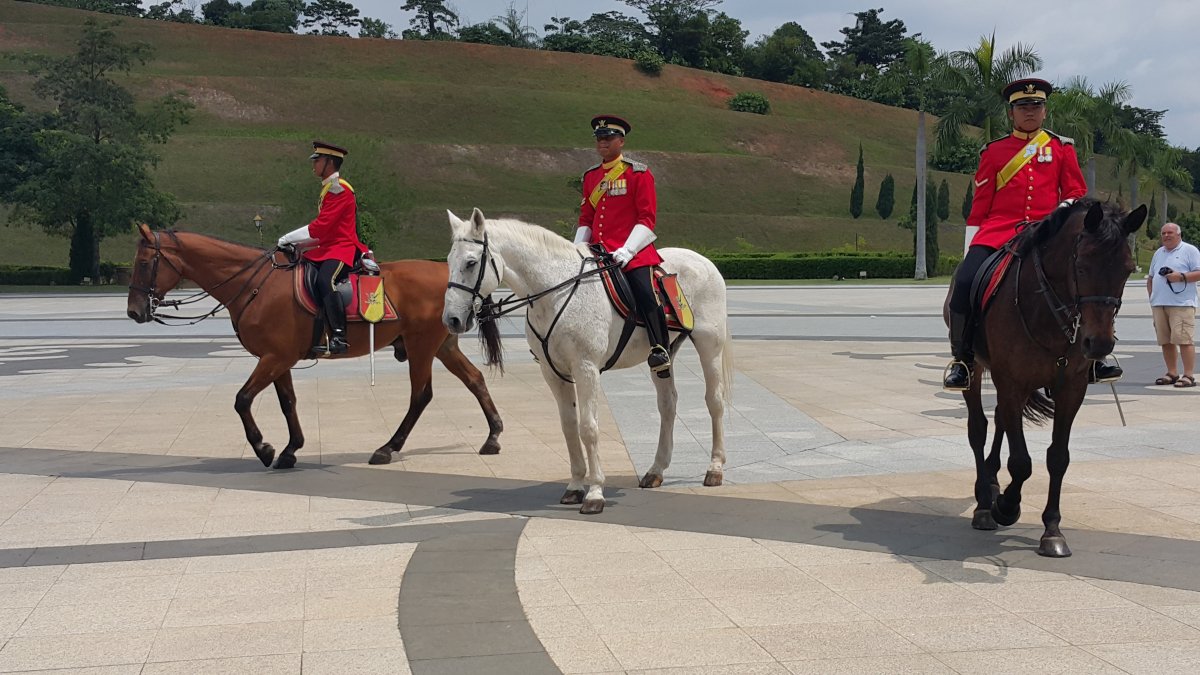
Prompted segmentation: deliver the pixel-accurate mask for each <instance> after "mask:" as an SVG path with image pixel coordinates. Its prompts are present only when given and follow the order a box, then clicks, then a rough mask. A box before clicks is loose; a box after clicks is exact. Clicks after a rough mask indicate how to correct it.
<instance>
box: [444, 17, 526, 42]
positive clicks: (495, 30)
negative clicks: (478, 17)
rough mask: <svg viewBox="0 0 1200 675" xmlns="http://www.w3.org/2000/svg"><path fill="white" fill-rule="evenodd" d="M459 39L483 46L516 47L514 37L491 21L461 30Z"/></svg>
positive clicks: (459, 30) (464, 27)
mask: <svg viewBox="0 0 1200 675" xmlns="http://www.w3.org/2000/svg"><path fill="white" fill-rule="evenodd" d="M458 39H459V40H461V41H463V42H472V43H475V44H481V45H497V46H501V47H515V46H516V45H514V44H513V39H512V35H511V34H509V32H508V31H506V30H504V29H503V28H501V27H500V26H497V25H496V24H495V23H493V22H491V21H488V22H487V23H477V24H474V25H471V26H463V27H462V28H459V29H458Z"/></svg>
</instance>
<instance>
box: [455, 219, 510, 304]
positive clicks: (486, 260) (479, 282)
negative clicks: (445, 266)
mask: <svg viewBox="0 0 1200 675" xmlns="http://www.w3.org/2000/svg"><path fill="white" fill-rule="evenodd" d="M455 241H460V242H465V243H468V244H479V245H480V246H482V247H483V252H482V253H481V254H480V260H479V262H480V265H479V276H478V277H476V278H475V285H474V286H467V285H465V284H460V283H457V282H454V281H451V282H449V283H447V284H446V288H455V289H458V290H460V291H466V292H468V293H470V294H471V308H472V313H473V314H475V318H476V320H478V321H480V322H483V321H491V320H493V319H497V318H499V315H498V314H495V310H496V309H498V305H494V304H492V303H491V302H490V301H489V299H488V297H487V296H485V295H483V294H482V293H480V292H479V289H480V288H482V287H483V278H484V276H485V275H486V274H487V268H488V265H491V266H492V271H493V272H495V274H496V285H497V286H498V285H500V282H501V281H502V280H503V278H504V277H503V276H502V275H501V274H500V268H499V267H497V266H496V260H495V258H493V257H492V256H490V255H488V236H487V232H484V233H483V239H467V238H466V237H462V238H459V239H456V240H455ZM494 314H495V315H494Z"/></svg>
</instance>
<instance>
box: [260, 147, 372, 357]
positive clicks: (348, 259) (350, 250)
mask: <svg viewBox="0 0 1200 675" xmlns="http://www.w3.org/2000/svg"><path fill="white" fill-rule="evenodd" d="M347 154H349V153H348V151H347V150H346V149H345V148H340V147H338V146H336V145H332V144H330V143H325V142H322V141H313V153H312V155H310V156H309V159H310V160H312V163H313V164H312V168H313V174H315V175H316V176H317V178H320V179H321V196H320V197H319V198H318V199H317V217H316V218H315V219H314V220H313V221H312V222H311V223H309V224H308V225H305V226H304V227H301V228H298V229H295V230H292V231H291V232H288V233H287V234H285V235H283V236H282V237H280V238H279V247H280V248H283V247H285V246H299V247H301V248H305V250H304V253H303V256H304V258H305V259H306V260H310V261H312V262H314V263H317V264H318V265H319V267H320V269H319V272H318V274H317V284H316V292H317V294H318V298H317V300H318V301H319V302H320V306H321V307H322V309H323V310H324V313H325V321H326V322H327V324H326V325H328V326H329V353H330V354H343V353H345V352H346V350H347V349H348V348H349V344H348V343H347V342H346V307H345V305H344V302H343V300H342V296H341V294H340V293H338V292H337V289H336V286H337V284H338V282H340V281H342V280H343V279H344V278H345V277H346V275H347V274H349V272H350V269H351V268H352V267H354V264H355V263H356V262H357V261H358V258H359V257H361V256H362V254H363V253H365V252H366V251H367V247H366V246H365V245H364V244H363V243H362V241H360V240H359V238H358V226H357V222H358V221H357V219H358V205H357V202H356V201H355V199H354V188H353V187H352V186H351V185H350V183H348V182H346V180H345V179H344V178H342V177H341V174H340V171H341V168H342V160H343V159H345V157H346V155H347Z"/></svg>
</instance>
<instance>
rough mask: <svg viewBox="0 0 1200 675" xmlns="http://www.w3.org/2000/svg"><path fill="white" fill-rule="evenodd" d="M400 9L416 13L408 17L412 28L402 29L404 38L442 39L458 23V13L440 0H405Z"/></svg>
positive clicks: (447, 36)
mask: <svg viewBox="0 0 1200 675" xmlns="http://www.w3.org/2000/svg"><path fill="white" fill-rule="evenodd" d="M400 11H402V12H416V13H417V14H416V16H414V17H413V18H411V19H409V22H408V23H409V25H411V26H412V28H411V29H409V30H406V31H404V38H405V39H406V40H414V39H415V40H444V39H447V38H449V37H450V34H451V32H452V31H453V30H454V27H455V26H457V25H458V14H456V13H455V12H453V11H451V10H450V8H449V7H447V6H446V3H445V2H443V1H442V0H407V1H406V2H405V3H404V4H403V5H401V6H400Z"/></svg>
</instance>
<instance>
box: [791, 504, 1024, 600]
mask: <svg viewBox="0 0 1200 675" xmlns="http://www.w3.org/2000/svg"><path fill="white" fill-rule="evenodd" d="M914 502H916V503H917V504H919V505H921V506H922V507H924V508H926V509H928V512H926V513H919V512H914V510H913V503H914ZM974 504H975V499H974V498H973V497H962V498H952V497H920V496H918V497H893V498H889V499H884V500H881V501H878V502H875V503H872V504H868V505H862V506H857V507H851V508H850V509H848V510H847V513H848V514H849V515H850V516H851V517H852V518H853V519H854V520H855V521H857V522H856V523H841V524H825V525H816V526H815V527H814V528H813V529H815V530H817V531H820V532H825V533H829V534H832V535H835V536H836V537H837V538H838V539H839V540H840V541H841V542H842V543H843V544H845V545H843V546H839V547H841V548H852V549H862V550H872V551H880V552H885V553H890V554H892V555H894V556H897V558H898V559H899V560H904V561H908V562H909V563H911V564H912V565H913V566H914V567H916V568H917V569H919V570H921V571H922V572H924V573H925V575H926V583H944V582H945V581H946V580H947V579H950V580H953V581H955V582H959V583H967V584H974V583H1005V581H1006V579H1007V577H1008V569H1009V567H1010V565H1012V566H1016V565H1019V566H1021V567H1025V565H1024V564H1021V562H1022V561H1023V560H1028V556H1029V555H1031V554H1036V550H1037V547H1038V542H1039V536H1040V534H1041V528H1040V527H1035V526H1024V525H1016V526H1014V527H1011V528H1006V529H1005V530H1002V531H1001V530H997V531H990V532H989V531H979V530H974V529H972V528H971V524H970V518H969V517H968V516H964V515H959V514H962V513H963V512H965V511H966V510H968V509H970V508H971V507H973V506H974ZM950 514H955V515H950ZM827 538H828V535H826V539H827ZM819 543H820V544H821V545H824V546H834V545H835V544H833V543H832V542H829V541H821V542H819ZM926 563H935V564H937V563H941V565H940V566H939V569H938V571H935V570H934V569H930V567H927V566H926ZM945 563H951V564H952V565H951V566H946V565H945ZM969 563H971V565H969ZM1014 563H1015V564H1016V565H1014ZM976 564H978V566H975V565H976ZM988 566H994V567H995V571H991V570H990V569H988Z"/></svg>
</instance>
